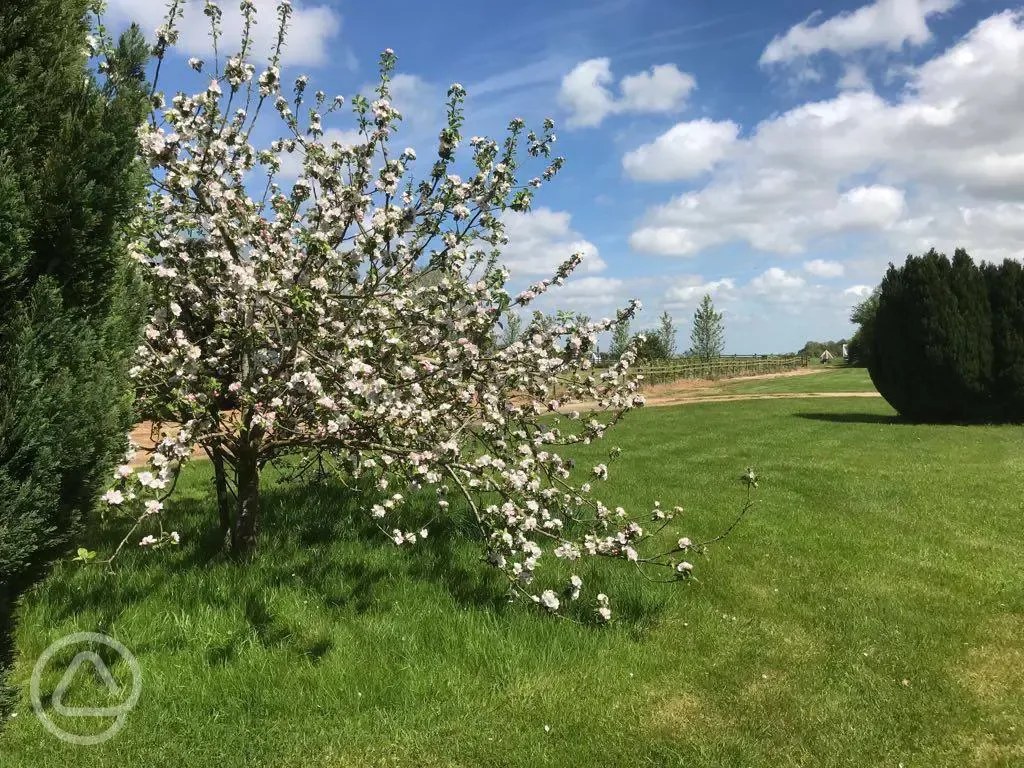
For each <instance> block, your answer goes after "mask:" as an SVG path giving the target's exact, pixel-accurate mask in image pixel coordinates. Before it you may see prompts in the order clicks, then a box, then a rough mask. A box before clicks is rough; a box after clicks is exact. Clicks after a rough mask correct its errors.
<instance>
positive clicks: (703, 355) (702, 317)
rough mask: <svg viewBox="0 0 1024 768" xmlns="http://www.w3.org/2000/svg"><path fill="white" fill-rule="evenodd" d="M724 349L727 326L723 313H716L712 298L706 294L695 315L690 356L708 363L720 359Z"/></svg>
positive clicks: (691, 332)
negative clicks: (723, 319)
mask: <svg viewBox="0 0 1024 768" xmlns="http://www.w3.org/2000/svg"><path fill="white" fill-rule="evenodd" d="M724 348H725V325H724V323H723V322H722V313H721V312H716V311H715V305H714V303H712V301H711V296H710V295H709V294H706V293H705V294H704V298H703V299H702V300H701V302H700V306H699V307H697V311H696V312H694V313H693V330H691V331H690V354H691V355H694V356H695V357H698V358H700V360H701V362H705V363H706V362H709V361H711V360H714V359H715V358H716V357H720V356H721V354H722V350H723V349H724Z"/></svg>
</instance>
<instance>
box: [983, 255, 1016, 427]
mask: <svg viewBox="0 0 1024 768" xmlns="http://www.w3.org/2000/svg"><path fill="white" fill-rule="evenodd" d="M981 271H982V275H983V276H984V278H985V283H986V285H987V288H988V295H989V305H990V307H991V310H992V356H993V359H992V415H993V417H995V418H999V419H1005V420H1012V421H1020V420H1024V268H1022V267H1021V265H1020V263H1018V262H1016V261H1010V260H1007V261H1004V262H1003V263H1002V264H1000V265H998V266H997V265H995V264H984V265H982V268H981Z"/></svg>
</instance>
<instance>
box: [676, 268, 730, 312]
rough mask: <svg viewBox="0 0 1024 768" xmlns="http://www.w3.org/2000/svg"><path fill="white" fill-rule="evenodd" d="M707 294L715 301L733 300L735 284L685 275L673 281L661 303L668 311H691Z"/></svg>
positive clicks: (727, 279) (725, 278)
mask: <svg viewBox="0 0 1024 768" xmlns="http://www.w3.org/2000/svg"><path fill="white" fill-rule="evenodd" d="M704 294H708V295H709V296H711V298H712V299H715V300H716V301H722V300H726V301H728V300H730V299H734V298H735V296H736V283H735V281H733V279H732V278H729V277H724V278H722V279H721V280H704V279H703V278H701V277H698V276H696V275H686V276H684V277H680V278H677V279H675V280H674V281H673V282H672V284H671V285H670V286H669V287H668V290H666V291H665V296H664V298H663V301H662V303H663V304H664V306H665V308H666V309H668V310H670V311H671V310H691V311H692V310H693V309H694V308H695V307H696V306H697V304H699V303H700V300H701V299H702V298H703V297H704Z"/></svg>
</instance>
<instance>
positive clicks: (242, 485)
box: [231, 451, 260, 557]
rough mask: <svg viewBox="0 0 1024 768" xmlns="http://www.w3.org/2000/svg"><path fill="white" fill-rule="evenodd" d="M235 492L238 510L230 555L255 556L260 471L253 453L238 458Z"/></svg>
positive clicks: (244, 453) (258, 519)
mask: <svg viewBox="0 0 1024 768" xmlns="http://www.w3.org/2000/svg"><path fill="white" fill-rule="evenodd" d="M237 466H238V472H237V475H236V485H237V488H236V491H237V493H238V510H237V512H236V514H235V526H234V528H233V529H232V531H231V553H232V554H233V555H235V556H238V557H248V556H251V555H254V554H256V539H257V536H258V535H259V523H260V469H259V457H258V455H257V453H256V452H255V451H243V452H241V453H240V455H239V456H238V465H237Z"/></svg>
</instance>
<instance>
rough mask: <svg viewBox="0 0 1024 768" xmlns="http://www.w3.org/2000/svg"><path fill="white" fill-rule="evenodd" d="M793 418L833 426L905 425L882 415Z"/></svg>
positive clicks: (903, 422)
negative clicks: (830, 423) (826, 423)
mask: <svg viewBox="0 0 1024 768" xmlns="http://www.w3.org/2000/svg"><path fill="white" fill-rule="evenodd" d="M794 416H796V417H798V418H801V419H810V420H812V421H830V422H833V423H835V424H906V423H907V422H905V421H902V420H901V419H900V418H899V417H898V416H895V415H886V414H884V413H796V414H794Z"/></svg>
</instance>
